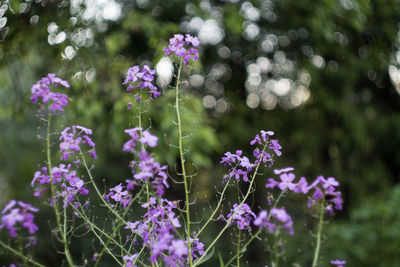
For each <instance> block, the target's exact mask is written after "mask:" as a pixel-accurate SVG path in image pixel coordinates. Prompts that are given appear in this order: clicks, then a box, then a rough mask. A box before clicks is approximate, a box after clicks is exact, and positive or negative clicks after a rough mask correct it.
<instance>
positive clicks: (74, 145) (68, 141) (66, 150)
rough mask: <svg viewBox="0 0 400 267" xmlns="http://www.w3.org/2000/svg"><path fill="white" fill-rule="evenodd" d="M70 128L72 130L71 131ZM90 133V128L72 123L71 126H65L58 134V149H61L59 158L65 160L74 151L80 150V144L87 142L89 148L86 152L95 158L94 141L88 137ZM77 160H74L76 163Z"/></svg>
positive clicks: (77, 162)
mask: <svg viewBox="0 0 400 267" xmlns="http://www.w3.org/2000/svg"><path fill="white" fill-rule="evenodd" d="M71 130H72V131H71ZM89 135H92V130H91V129H88V128H85V127H83V126H79V125H73V126H72V128H71V127H66V128H65V129H64V130H63V131H62V132H61V135H60V138H59V140H60V150H61V154H62V156H61V158H60V159H61V160H65V161H67V160H68V159H69V157H70V156H71V155H73V154H74V153H75V152H80V151H81V148H80V146H79V145H80V144H87V145H88V146H89V147H91V149H90V150H89V151H88V152H87V153H88V154H90V155H91V156H92V158H93V159H96V158H97V154H96V150H95V143H94V142H93V140H92V139H91V138H90V136H89ZM79 162H80V161H79V160H77V161H75V162H74V163H75V164H76V165H79Z"/></svg>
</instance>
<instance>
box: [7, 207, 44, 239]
mask: <svg viewBox="0 0 400 267" xmlns="http://www.w3.org/2000/svg"><path fill="white" fill-rule="evenodd" d="M38 211H39V210H38V209H37V208H34V207H32V206H31V205H29V204H25V203H24V202H22V201H16V200H11V201H10V202H9V203H8V204H7V205H6V206H5V208H4V209H3V211H2V212H1V216H2V217H1V225H0V230H1V229H3V228H6V229H7V230H8V233H9V235H10V236H11V237H17V235H18V234H17V226H18V224H20V225H21V226H22V227H23V228H25V229H27V230H28V232H29V234H34V233H35V232H36V231H37V230H38V229H39V228H38V226H37V225H36V224H35V223H34V222H33V220H34V215H33V213H32V212H38Z"/></svg>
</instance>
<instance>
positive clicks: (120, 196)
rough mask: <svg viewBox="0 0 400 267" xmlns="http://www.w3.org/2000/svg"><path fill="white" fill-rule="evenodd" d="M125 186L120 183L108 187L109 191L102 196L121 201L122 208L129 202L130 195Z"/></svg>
mask: <svg viewBox="0 0 400 267" xmlns="http://www.w3.org/2000/svg"><path fill="white" fill-rule="evenodd" d="M124 189H125V186H123V185H122V183H121V184H119V185H117V186H115V187H112V188H110V192H109V193H108V194H107V195H105V196H104V199H105V200H107V201H110V198H111V199H113V200H114V201H115V202H118V203H121V204H122V206H123V207H124V209H126V207H127V206H128V205H129V204H130V203H131V200H132V195H131V194H130V193H129V192H128V190H124Z"/></svg>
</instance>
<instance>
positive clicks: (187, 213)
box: [175, 59, 193, 267]
mask: <svg viewBox="0 0 400 267" xmlns="http://www.w3.org/2000/svg"><path fill="white" fill-rule="evenodd" d="M182 66H183V59H181V61H180V62H179V70H178V77H177V80H176V86H175V109H176V119H177V124H178V142H179V156H180V161H181V169H182V176H183V184H184V187H185V204H186V231H187V242H188V255H189V266H190V267H192V266H193V259H192V249H191V242H190V213H189V204H190V203H189V190H188V182H187V177H186V170H185V158H184V156H183V145H182V122H181V114H180V111H179V84H180V79H181V72H182Z"/></svg>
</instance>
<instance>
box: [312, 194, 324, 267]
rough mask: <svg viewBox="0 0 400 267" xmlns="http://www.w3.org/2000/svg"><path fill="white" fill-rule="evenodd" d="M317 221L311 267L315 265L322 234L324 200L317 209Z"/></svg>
mask: <svg viewBox="0 0 400 267" xmlns="http://www.w3.org/2000/svg"><path fill="white" fill-rule="evenodd" d="M319 212H320V213H319V223H318V234H317V246H316V247H315V251H314V260H313V263H312V267H316V266H317V263H318V259H319V251H320V249H321V236H322V226H323V224H324V212H325V202H324V201H322V202H321V206H320V210H319Z"/></svg>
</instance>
